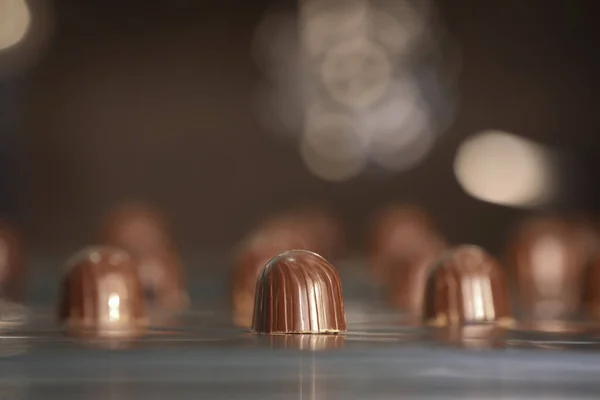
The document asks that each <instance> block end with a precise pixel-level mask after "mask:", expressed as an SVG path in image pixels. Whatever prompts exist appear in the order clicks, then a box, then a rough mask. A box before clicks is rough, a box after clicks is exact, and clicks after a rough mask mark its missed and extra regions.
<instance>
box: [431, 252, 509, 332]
mask: <svg viewBox="0 0 600 400" xmlns="http://www.w3.org/2000/svg"><path fill="white" fill-rule="evenodd" d="M508 297H509V294H508V287H507V283H506V279H505V276H504V271H503V270H502V268H501V267H500V265H499V264H498V262H497V261H496V260H495V259H494V258H493V257H492V256H490V255H489V254H487V253H486V252H485V251H484V250H483V249H481V248H479V247H477V246H470V245H463V246H459V247H457V248H455V249H453V250H452V251H450V252H448V253H447V254H445V255H444V256H443V257H442V259H441V260H440V261H439V263H438V265H437V266H436V267H435V268H434V270H433V271H432V272H431V274H430V276H429V279H428V281H427V287H426V291H425V304H424V315H423V317H424V319H425V320H426V321H427V322H428V323H429V324H432V325H435V326H453V325H460V324H477V323H485V324H487V323H494V324H497V325H502V326H505V325H508V324H512V323H513V319H512V317H511V312H510V302H509V298H508Z"/></svg>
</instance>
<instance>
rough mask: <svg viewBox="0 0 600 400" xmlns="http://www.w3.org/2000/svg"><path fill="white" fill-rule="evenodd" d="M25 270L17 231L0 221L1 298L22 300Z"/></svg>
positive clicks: (23, 256)
mask: <svg viewBox="0 0 600 400" xmlns="http://www.w3.org/2000/svg"><path fill="white" fill-rule="evenodd" d="M25 272H26V271H25V255H24V254H23V250H22V248H21V242H20V240H19V237H18V234H17V232H16V231H15V230H14V229H13V228H12V227H11V226H9V225H8V224H5V223H0V298H2V299H5V300H11V301H19V300H21V293H22V290H23V283H24V278H25Z"/></svg>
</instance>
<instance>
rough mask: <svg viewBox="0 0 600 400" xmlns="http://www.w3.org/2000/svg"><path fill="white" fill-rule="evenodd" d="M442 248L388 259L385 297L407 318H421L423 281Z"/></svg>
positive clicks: (424, 281)
mask: <svg viewBox="0 0 600 400" xmlns="http://www.w3.org/2000/svg"><path fill="white" fill-rule="evenodd" d="M442 249H443V248H442V247H439V248H438V247H432V248H431V249H429V250H428V251H427V252H423V253H415V254H414V255H412V256H409V255H407V256H405V257H398V258H397V259H392V260H389V261H388V264H387V268H388V271H389V272H388V276H389V278H388V286H387V289H386V298H387V301H388V303H389V304H390V305H391V306H393V307H394V308H397V309H399V310H401V311H403V312H404V313H406V314H407V316H408V317H409V318H416V319H420V318H421V316H422V312H423V299H424V294H425V283H426V282H427V278H428V276H429V273H430V272H431V270H432V268H433V267H434V266H435V263H436V261H437V260H438V259H439V257H440V256H441V254H442Z"/></svg>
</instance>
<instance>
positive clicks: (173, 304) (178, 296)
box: [101, 203, 189, 311]
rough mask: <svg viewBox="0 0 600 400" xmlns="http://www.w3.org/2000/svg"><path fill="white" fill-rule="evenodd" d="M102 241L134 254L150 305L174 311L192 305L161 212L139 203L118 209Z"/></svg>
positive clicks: (110, 216)
mask: <svg viewBox="0 0 600 400" xmlns="http://www.w3.org/2000/svg"><path fill="white" fill-rule="evenodd" d="M101 243H103V244H106V245H109V246H115V247H119V248H122V249H124V250H126V251H128V252H129V253H130V254H131V255H132V256H133V258H134V259H135V260H136V265H137V268H138V271H139V276H140V280H141V283H142V286H143V288H144V291H145V293H146V294H147V295H148V296H147V297H148V300H149V301H150V304H152V305H156V306H158V307H161V308H165V309H169V310H174V311H176V310H180V309H182V308H185V307H187V306H188V304H189V298H188V294H187V291H186V290H185V287H184V277H183V270H182V265H181V261H180V259H179V257H178V255H177V252H176V251H175V248H174V245H173V243H172V240H171V237H170V234H169V229H168V226H167V223H166V222H165V219H164V218H163V216H162V215H160V213H159V212H157V211H155V210H153V209H152V208H150V207H148V206H145V205H143V204H136V203H132V204H126V205H123V206H121V207H119V208H117V209H116V210H114V211H113V212H112V213H111V214H110V215H109V217H108V218H107V222H106V225H105V227H104V230H103V231H102V235H101Z"/></svg>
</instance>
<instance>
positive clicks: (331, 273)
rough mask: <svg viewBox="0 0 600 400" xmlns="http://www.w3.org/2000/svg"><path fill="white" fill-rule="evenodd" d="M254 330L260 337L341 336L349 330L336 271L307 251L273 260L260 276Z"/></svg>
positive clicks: (257, 287) (292, 252)
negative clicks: (292, 335)
mask: <svg viewBox="0 0 600 400" xmlns="http://www.w3.org/2000/svg"><path fill="white" fill-rule="evenodd" d="M252 330H253V331H255V332H259V333H338V332H343V331H345V330H346V317H345V314H344V299H343V294H342V284H341V281H340V278H339V275H338V273H337V271H336V269H335V268H334V267H333V266H332V265H331V264H329V262H327V261H326V260H325V259H324V258H322V257H321V256H319V255H317V254H315V253H312V252H309V251H304V250H292V251H287V252H285V253H283V254H280V255H279V256H277V257H275V258H273V259H272V260H271V261H269V263H268V264H267V266H266V267H265V268H264V269H263V270H262V271H261V272H260V275H259V277H258V281H257V286H256V296H255V303H254V318H253V321H252Z"/></svg>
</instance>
